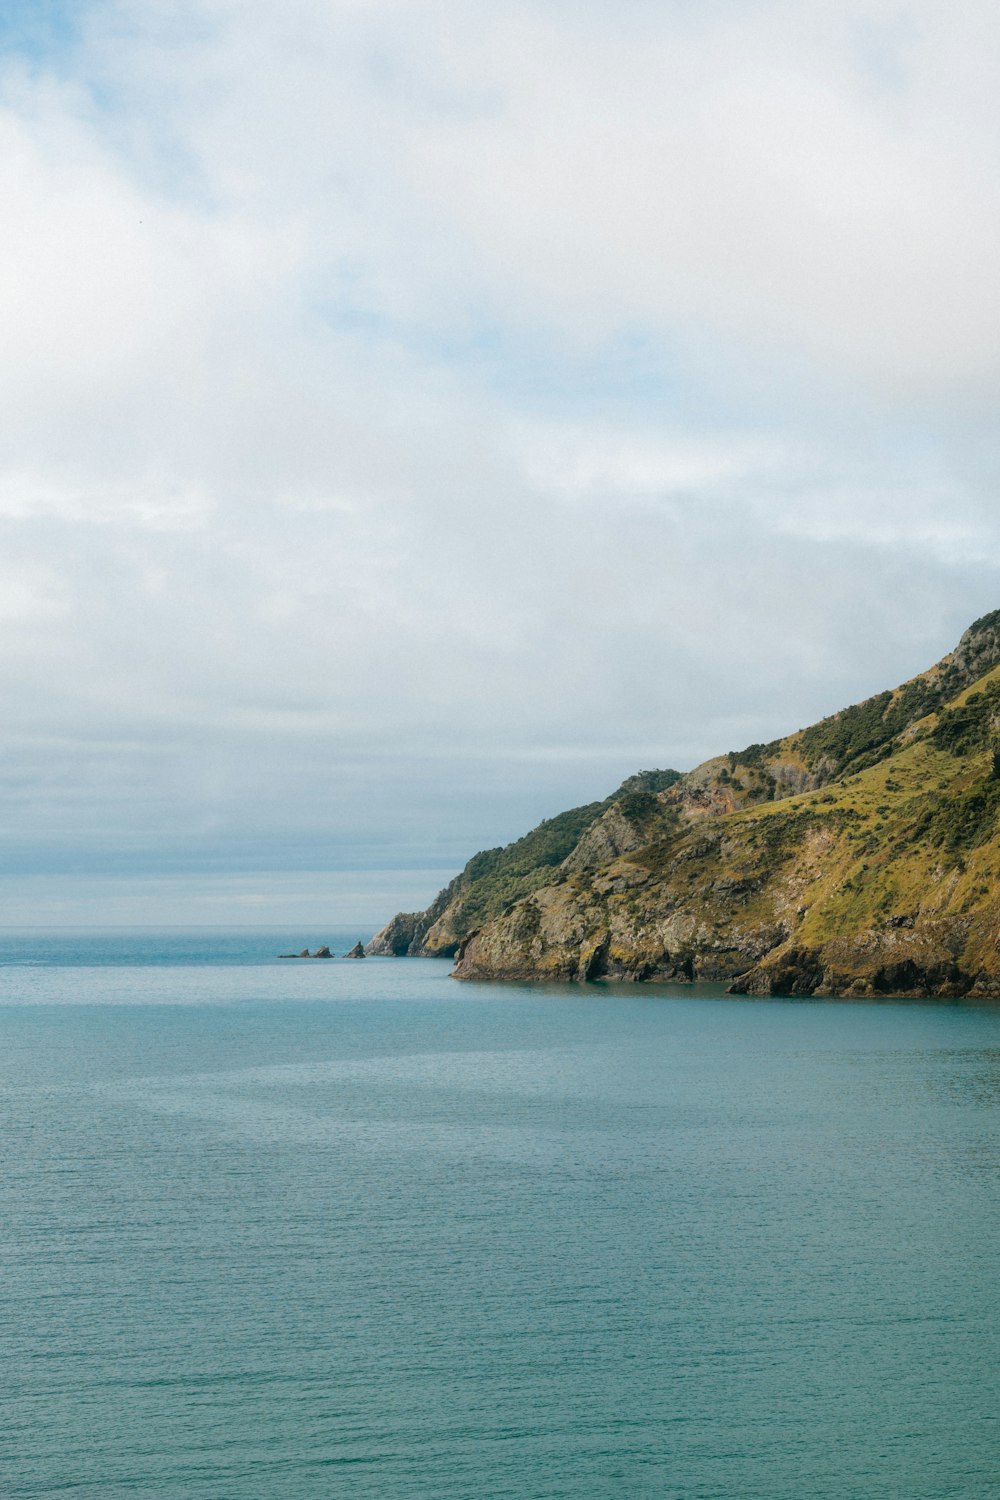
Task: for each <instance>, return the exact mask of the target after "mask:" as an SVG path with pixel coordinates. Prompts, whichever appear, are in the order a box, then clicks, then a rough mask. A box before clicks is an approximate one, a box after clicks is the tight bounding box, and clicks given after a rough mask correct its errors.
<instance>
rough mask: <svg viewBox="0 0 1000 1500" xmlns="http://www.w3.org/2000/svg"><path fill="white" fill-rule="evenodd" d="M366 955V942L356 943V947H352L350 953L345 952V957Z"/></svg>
mask: <svg viewBox="0 0 1000 1500" xmlns="http://www.w3.org/2000/svg"><path fill="white" fill-rule="evenodd" d="M364 956H365V945H364V943H355V944H354V947H353V948H352V949H351V951H350V953H345V954H344V957H345V958H364Z"/></svg>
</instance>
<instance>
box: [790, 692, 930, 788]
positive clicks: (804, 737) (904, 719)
mask: <svg viewBox="0 0 1000 1500" xmlns="http://www.w3.org/2000/svg"><path fill="white" fill-rule="evenodd" d="M940 703H941V689H940V688H939V687H937V686H936V685H935V684H934V683H933V682H931V681H929V680H928V679H927V678H926V677H916V678H914V680H913V681H912V682H908V683H906V684H905V685H904V686H903V687H901V688H900V689H899V690H898V691H897V692H895V693H878V694H876V696H875V697H874V698H868V699H866V700H865V702H864V703H856V704H855V705H854V706H853V707H852V708H845V709H842V710H841V712H840V713H839V714H832V715H831V716H830V718H828V719H822V720H821V721H820V722H819V723H818V724H813V725H812V726H811V728H809V729H804V730H803V731H802V733H801V734H800V735H799V736H798V744H799V748H800V750H801V752H802V756H803V759H804V760H805V762H806V764H807V765H808V766H809V768H810V769H811V770H816V769H819V768H821V767H823V766H825V767H826V769H827V771H828V774H829V776H830V777H831V778H833V777H840V776H843V775H844V774H845V773H847V772H850V771H858V770H865V769H867V768H868V767H869V766H873V765H877V764H878V762H879V761H881V760H884V759H885V757H886V756H887V755H889V754H891V752H892V749H893V745H894V742H895V740H896V738H897V736H898V735H900V734H902V732H903V730H904V729H908V728H909V727H910V725H911V724H915V723H916V722H917V720H918V719H923V718H925V717H926V716H927V714H929V713H933V712H934V710H935V709H936V708H938V707H939V706H940Z"/></svg>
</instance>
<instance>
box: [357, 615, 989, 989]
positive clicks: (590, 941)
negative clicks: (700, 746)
mask: <svg viewBox="0 0 1000 1500" xmlns="http://www.w3.org/2000/svg"><path fill="white" fill-rule="evenodd" d="M641 777H645V778H647V779H646V780H645V782H642V781H641ZM641 777H640V778H630V781H629V782H626V783H625V784H624V786H623V787H622V788H619V791H618V792H617V793H615V794H613V795H612V797H610V798H608V799H607V800H606V801H605V802H603V803H597V804H591V805H590V806H589V807H587V808H579V809H574V810H573V812H572V813H570V814H564V815H562V818H561V819H553V820H551V822H550V823H548V824H542V825H540V828H539V829H536V830H534V831H533V833H532V834H530V835H527V836H526V838H525V839H524V840H520V841H519V842H518V843H517V844H515V845H510V846H508V847H507V848H506V849H503V850H491V851H487V852H486V853H485V854H483V855H477V856H476V857H475V859H474V860H472V861H470V863H469V865H468V866H467V867H466V869H465V871H463V872H462V874H461V875H460V876H458V877H456V880H455V881H453V882H452V883H451V885H450V886H448V887H446V889H445V890H444V891H442V892H441V895H440V896H439V897H438V898H437V901H436V902H435V903H434V905H433V906H432V907H431V908H429V910H428V912H426V913H420V914H416V915H415V916H400V917H396V918H394V919H393V922H391V923H389V924H388V926H387V927H386V928H384V929H383V931H382V933H381V934H379V935H378V937H377V938H376V939H375V940H373V944H372V945H369V951H392V952H404V951H405V952H423V953H434V952H437V953H442V954H449V955H451V954H453V955H454V956H455V957H456V960H457V961H456V967H455V974H456V976H457V977H458V978H461V979H497V978H502V979H553V980H555V979H558V980H570V979H573V980H597V979H605V978H614V979H634V980H644V979H670V980H678V979H692V980H697V979H716V980H718V979H723V980H727V981H730V982H731V986H732V988H733V990H734V991H735V992H737V993H742V994H757V995H763V994H783V995H793V996H795V995H849V996H855V995H857V996H860V995H873V996H874V995H887V994H905V995H916V994H933V995H939V996H961V995H973V996H994V995H1000V829H998V820H1000V611H997V612H996V613H995V614H994V615H990V616H987V617H985V618H984V619H983V620H980V621H977V622H976V624H975V625H974V626H972V627H971V628H970V630H968V631H967V632H966V633H965V635H963V637H962V640H961V642H960V643H959V646H958V647H957V648H956V650H955V651H954V652H952V653H951V654H950V655H949V656H948V657H945V658H944V660H943V661H942V662H939V663H938V664H937V665H936V666H935V667H933V668H931V669H930V670H929V671H928V672H925V673H923V674H921V676H920V677H917V678H914V679H912V680H911V681H910V682H909V683H904V684H903V686H902V687H900V688H897V689H896V690H894V691H892V692H886V693H882V694H878V695H876V696H875V697H873V698H870V699H867V700H866V701H865V702H864V703H861V704H858V705H855V706H854V707H853V708H849V709H845V710H843V711H842V712H841V713H839V714H834V715H831V716H830V718H828V719H824V720H822V721H821V722H820V723H819V724H817V725H813V726H811V727H810V728H808V729H805V730H799V731H796V732H795V733H794V734H792V735H788V736H786V737H785V738H784V739H781V740H775V741H773V742H771V743H770V744H768V745H752V746H749V747H748V748H747V749H746V750H744V751H741V752H732V753H730V754H728V755H726V756H719V757H716V758H714V759H713V760H711V761H706V762H705V763H704V764H703V765H702V766H699V767H697V768H696V769H695V770H694V771H692V772H689V773H687V774H685V775H683V776H678V775H677V774H676V773H673V772H647V773H641ZM637 783H638V784H637ZM376 943H378V944H381V945H383V946H381V947H375V946H374V945H375V944H376ZM404 944H405V946H404Z"/></svg>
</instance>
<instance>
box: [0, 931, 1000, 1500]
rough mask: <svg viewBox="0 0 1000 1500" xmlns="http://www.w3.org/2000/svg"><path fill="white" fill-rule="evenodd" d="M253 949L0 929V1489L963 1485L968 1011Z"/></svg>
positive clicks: (743, 1489)
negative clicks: (489, 980) (480, 978)
mask: <svg viewBox="0 0 1000 1500" xmlns="http://www.w3.org/2000/svg"><path fill="white" fill-rule="evenodd" d="M293 936H296V935H293ZM356 936H357V934H344V937H345V938H347V939H348V940H349V941H348V943H347V944H345V946H349V942H353V941H354V939H355V937H356ZM330 939H331V935H330V934H312V933H305V934H302V935H301V940H300V941H299V943H298V946H300V947H301V946H302V944H303V943H305V942H306V941H310V942H311V943H313V944H314V943H316V942H320V941H330ZM287 942H288V934H284V935H279V936H278V939H277V940H272V938H271V936H269V935H263V936H261V935H260V934H257V935H247V934H245V935H242V936H240V935H238V934H237V935H232V934H230V935H227V936H222V935H220V936H214V935H211V934H205V933H203V934H144V935H137V934H117V935H116V934H98V935H94V934H90V935H87V934H65V933H64V934H45V933H42V932H36V933H34V934H23V933H22V934H10V933H8V934H3V933H0V1033H2V1046H0V1122H2V1124H0V1141H2V1149H3V1157H4V1166H3V1173H2V1177H0V1354H2V1365H0V1371H2V1381H3V1390H4V1401H3V1412H4V1416H3V1425H2V1431H0V1494H2V1495H3V1496H4V1497H11V1500H15V1497H17V1500H20V1497H28V1496H30V1497H49V1496H52V1497H56V1496H59V1497H63V1496H65V1495H67V1494H69V1495H80V1496H94V1497H101V1500H125V1497H133V1496H135V1497H142V1496H155V1497H157V1500H272V1497H274V1500H277V1497H281V1500H326V1497H340V1496H344V1497H348V1496H349V1497H352V1500H353V1497H359V1500H369V1497H370V1500H375V1497H378V1500H397V1497H398V1500H410V1497H413V1500H418V1497H419V1500H435V1497H442V1500H444V1497H449V1500H450V1497H463V1500H464V1497H473V1496H476V1497H480V1496H485V1497H517V1500H543V1497H545V1500H548V1497H566V1500H598V1497H600V1500H607V1497H647V1496H648V1497H657V1500H723V1497H725V1500H853V1497H858V1500H876V1497H879V1500H880V1497H899V1500H946V1497H947V1500H973V1497H975V1500H979V1497H995V1496H996V1495H997V1494H1000V1450H998V1440H1000V1435H998V1423H997V1416H996V1412H997V1406H998V1401H997V1398H998V1380H997V1356H998V1352H1000V1309H998V1299H997V1295H996V1266H997V1251H998V1249H1000V1244H998V1241H1000V1211H998V1210H1000V1202H998V1200H1000V1192H998V1182H1000V1176H998V1168H1000V1144H998V1132H997V1125H998V1114H1000V1011H998V1010H997V1009H990V1008H987V1007H982V1008H976V1007H972V1006H959V1005H953V1006H933V1005H907V1004H885V1005H862V1004H844V1003H841V1004H834V1003H829V1002H796V1003H789V1002H781V1001H746V1000H736V999H729V998H725V997H722V996H721V995H719V994H718V993H717V992H716V993H715V994H714V996H713V995H712V992H707V993H704V994H703V993H701V992H699V993H698V994H695V993H693V992H692V991H690V990H683V989H669V988H660V987H658V988H655V989H654V988H639V989H635V988H633V989H626V988H611V987H608V988H604V987H598V986H591V987H586V988H572V989H556V990H546V989H541V988H532V987H528V986H518V987H501V986H476V987H470V986H460V985H457V984H455V983H454V982H453V981H450V980H449V979H448V978H447V965H446V964H439V963H435V962H433V961H423V960H412V959H411V960H365V961H364V962H363V963H350V962H347V961H342V962H336V963H330V964H322V963H320V964H299V965H289V964H280V963H277V962H276V961H274V959H273V954H274V953H276V952H278V951H282V949H283V946H284V945H285V944H287Z"/></svg>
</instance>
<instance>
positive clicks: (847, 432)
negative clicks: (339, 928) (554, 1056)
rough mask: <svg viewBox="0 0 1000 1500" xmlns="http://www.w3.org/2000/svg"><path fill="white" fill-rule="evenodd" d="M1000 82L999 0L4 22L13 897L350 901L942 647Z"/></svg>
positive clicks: (5, 788)
mask: <svg viewBox="0 0 1000 1500" xmlns="http://www.w3.org/2000/svg"><path fill="white" fill-rule="evenodd" d="M998 64H1000V9H998V8H997V7H996V6H995V5H993V4H987V3H983V0H965V3H964V4H963V5H961V6H957V7H956V6H951V5H946V4H944V3H943V0H915V3H912V4H907V3H889V0H814V3H811V4H809V5H802V4H801V0H730V3H727V0H697V3H695V0H616V3H614V4H611V3H603V4H602V3H598V0H573V3H570V0H502V3H500V0H496V3H494V0H425V3H423V4H420V5H417V4H414V3H413V0H409V3H406V4H403V3H399V0H283V3H282V4H281V5H275V4H274V3H273V0H75V3H72V4H71V3H58V0H49V3H47V4H46V3H40V0H30V3H27V0H5V3H4V5H3V6H2V7H0V195H2V196H0V201H2V204H3V232H2V234H0V310H2V324H0V326H2V331H3V336H2V339H0V403H2V405H0V411H2V419H0V620H2V623H3V627H4V628H3V629H2V631H0V677H2V681H3V706H4V711H3V714H2V718H0V824H2V827H0V835H2V836H0V922H6V923H14V924H19V923H23V922H35V921H37V922H87V923H90V922H95V923H119V922H121V923H133V922H134V923H149V922H161V921H162V922H170V923H183V924H187V923H200V922H205V923H222V924H226V923H261V924H266V923H278V924H279V925H288V924H292V925H294V924H296V923H322V922H324V921H327V922H330V923H331V924H337V923H341V922H344V921H347V922H359V923H369V922H370V924H371V925H372V926H375V925H378V924H380V923H381V922H382V921H383V920H385V919H386V918H387V917H388V916H390V915H391V914H392V912H393V911H394V910H396V909H397V908H398V907H406V908H413V907H419V906H423V905H425V904H426V902H427V901H428V900H429V899H430V898H431V897H432V896H433V894H434V893H435V891H436V890H437V889H438V887H439V886H441V885H442V884H443V883H444V881H445V880H446V879H448V878H450V876H451V875H452V874H453V873H454V872H455V871H456V870H457V869H458V868H460V866H461V865H462V864H463V863H464V862H465V860H466V858H468V856H469V855H470V854H472V853H473V852H474V851H475V850H477V849H480V848H484V847H491V846H493V845H495V844H498V843H502V842H506V841H507V840H509V839H510V838H512V837H515V836H517V835H518V834H519V833H521V832H523V831H525V830H526V829H527V828H529V827H530V826H532V825H533V824H534V823H536V822H538V821H539V819H540V818H542V817H544V816H547V815H551V814H554V813H555V812H557V811H559V810H561V809H562V808H564V807H567V806H572V805H575V804H578V803H581V802H587V801H591V800H594V799H597V798H600V797H603V796H605V795H606V794H607V793H608V792H610V791H611V790H613V788H614V787H615V786H617V785H618V783H619V782H620V781H621V780H622V779H623V778H624V777H625V776H627V775H629V774H630V773H631V772H633V771H635V770H637V769H640V768H648V767H654V766H661V767H662V766H675V767H677V768H679V769H682V770H683V769H685V768H688V767H690V766H692V765H695V764H697V763H698V762H699V761H700V760H703V759H705V758H706V757H707V756H709V755H712V754H716V753H719V752H722V751H725V750H728V749H731V748H738V747H740V746H742V745H745V744H747V743H749V742H752V741H754V740H760V739H770V738H772V737H774V736H776V735H779V734H782V733H787V732H790V731H792V730H794V729H796V728H798V727H800V726H801V725H804V724H808V723H811V722H813V721H814V720H816V719H817V718H820V717H822V716H823V715H824V714H826V713H829V712H832V711H834V710H835V709H837V708H840V707H842V706H844V705H845V704H846V703H849V702H853V701H857V700H858V699H860V698H863V697H865V696H866V695H868V694H870V693H873V692H876V691H879V690H881V689H882V688H884V687H887V686H891V685H893V684H895V683H897V682H900V681H902V680H905V679H906V678H907V677H909V676H912V675H913V674H914V673H916V672H918V671H920V670H922V669H923V668H924V667H926V666H928V665H930V664H931V663H932V662H933V661H935V660H937V659H938V658H939V657H940V656H941V655H943V654H944V653H945V652H946V651H947V650H949V649H950V648H951V647H952V646H953V645H954V644H955V642H956V641H957V639H958V637H959V635H960V634H961V632H962V630H963V629H964V628H965V627H966V626H967V625H968V624H969V623H970V622H971V621H972V620H973V619H975V618H976V617H978V616H979V615H981V614H983V613H985V612H987V611H988V610H991V609H994V608H997V607H998V606H1000V504H998V495H1000V485H998V480H1000V426H998V423H997V421H996V408H997V396H998V387H1000V316H998V311H1000V309H998V301H1000V277H998V274H997V267H998V265H1000V96H998V93H997V89H996V84H995V80H996V74H997V68H998Z"/></svg>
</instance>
